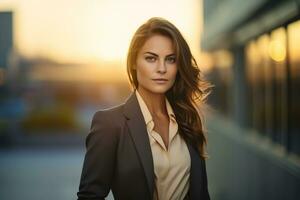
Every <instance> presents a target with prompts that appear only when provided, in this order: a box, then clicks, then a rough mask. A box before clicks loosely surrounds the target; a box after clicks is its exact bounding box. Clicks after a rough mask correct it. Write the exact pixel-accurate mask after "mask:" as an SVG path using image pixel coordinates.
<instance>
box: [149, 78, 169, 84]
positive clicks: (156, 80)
mask: <svg viewBox="0 0 300 200" xmlns="http://www.w3.org/2000/svg"><path fill="white" fill-rule="evenodd" d="M152 80H153V81H155V82H156V83H166V82H167V81H168V79H164V78H156V79H152Z"/></svg>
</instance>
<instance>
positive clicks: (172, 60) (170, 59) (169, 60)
mask: <svg viewBox="0 0 300 200" xmlns="http://www.w3.org/2000/svg"><path fill="white" fill-rule="evenodd" d="M167 61H168V62H169V63H175V62H176V59H175V57H168V58H167Z"/></svg>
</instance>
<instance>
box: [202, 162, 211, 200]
mask: <svg viewBox="0 0 300 200" xmlns="http://www.w3.org/2000/svg"><path fill="white" fill-rule="evenodd" d="M202 165H203V166H202V170H203V174H204V195H205V197H204V199H206V200H210V196H209V192H208V182H207V173H206V162H205V160H204V159H202Z"/></svg>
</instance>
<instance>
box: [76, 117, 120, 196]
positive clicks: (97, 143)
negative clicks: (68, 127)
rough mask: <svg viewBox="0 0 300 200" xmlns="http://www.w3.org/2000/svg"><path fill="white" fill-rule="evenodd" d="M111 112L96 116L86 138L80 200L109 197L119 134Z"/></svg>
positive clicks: (78, 194)
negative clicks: (111, 117)
mask: <svg viewBox="0 0 300 200" xmlns="http://www.w3.org/2000/svg"><path fill="white" fill-rule="evenodd" d="M108 112H109V111H98V112H96V113H95V114H94V116H93V120H92V123H91V129H90V133H89V134H88V136H87V137H86V141H85V142H86V143H85V144H86V154H85V158H84V163H83V168H82V174H81V179H80V184H79V191H78V192H77V196H78V200H92V199H93V200H94V199H97V200H101V199H103V200H104V198H105V197H106V196H107V195H108V193H109V191H110V186H111V182H112V178H113V173H114V168H115V157H116V149H117V132H116V129H115V128H114V127H113V126H112V124H111V120H112V119H110V118H109V116H108V115H109V113H108Z"/></svg>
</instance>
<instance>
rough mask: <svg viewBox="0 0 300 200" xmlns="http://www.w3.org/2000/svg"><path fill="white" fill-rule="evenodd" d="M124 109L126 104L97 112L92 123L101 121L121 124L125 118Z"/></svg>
mask: <svg viewBox="0 0 300 200" xmlns="http://www.w3.org/2000/svg"><path fill="white" fill-rule="evenodd" d="M123 107H124V103H122V104H118V105H115V106H111V107H108V108H104V109H99V110H96V111H95V112H94V114H93V117H92V122H95V121H101V122H107V123H109V122H112V121H118V122H120V121H121V120H122V117H123Z"/></svg>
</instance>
